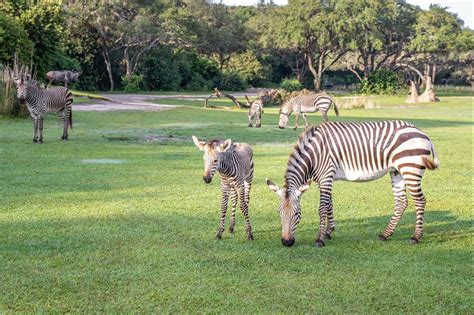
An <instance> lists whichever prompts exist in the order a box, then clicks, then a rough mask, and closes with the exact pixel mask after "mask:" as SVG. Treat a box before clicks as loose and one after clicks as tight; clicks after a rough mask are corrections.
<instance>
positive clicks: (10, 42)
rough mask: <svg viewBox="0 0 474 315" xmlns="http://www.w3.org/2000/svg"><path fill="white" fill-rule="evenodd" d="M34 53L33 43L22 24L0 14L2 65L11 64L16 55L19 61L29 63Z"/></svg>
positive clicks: (0, 59) (0, 57)
mask: <svg viewBox="0 0 474 315" xmlns="http://www.w3.org/2000/svg"><path fill="white" fill-rule="evenodd" d="M32 53H33V43H32V42H31V41H30V40H29V39H28V34H27V33H26V31H25V30H24V29H23V27H22V26H21V24H20V23H18V21H17V20H15V19H14V18H12V17H10V16H8V15H5V14H4V13H2V12H0V64H11V63H12V62H13V58H14V55H15V54H16V55H17V56H18V58H19V61H20V62H22V63H28V62H29V61H30V58H31V57H32Z"/></svg>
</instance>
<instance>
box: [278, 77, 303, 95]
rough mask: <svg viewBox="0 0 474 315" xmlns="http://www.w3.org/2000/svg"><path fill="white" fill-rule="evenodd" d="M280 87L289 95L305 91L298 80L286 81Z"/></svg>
mask: <svg viewBox="0 0 474 315" xmlns="http://www.w3.org/2000/svg"><path fill="white" fill-rule="evenodd" d="M280 87H281V88H282V89H283V90H285V91H286V92H288V93H291V92H294V91H299V90H301V89H303V85H302V84H301V83H300V81H298V80H296V79H285V80H283V81H281V84H280Z"/></svg>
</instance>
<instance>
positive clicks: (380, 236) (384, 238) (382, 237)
mask: <svg viewBox="0 0 474 315" xmlns="http://www.w3.org/2000/svg"><path fill="white" fill-rule="evenodd" d="M377 239H378V240H379V241H382V242H384V241H386V240H387V238H386V237H385V236H383V234H380V235H379V236H378V237H377Z"/></svg>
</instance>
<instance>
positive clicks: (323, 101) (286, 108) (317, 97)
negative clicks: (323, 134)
mask: <svg viewBox="0 0 474 315" xmlns="http://www.w3.org/2000/svg"><path fill="white" fill-rule="evenodd" d="M331 104H333V105H334V111H335V112H336V115H337V116H339V109H338V108H337V105H336V103H335V102H334V100H333V98H332V97H331V96H330V95H328V94H326V93H324V92H323V93H317V94H316V93H309V94H300V95H298V96H295V97H292V98H290V99H289V100H287V101H286V102H285V103H283V105H282V106H281V108H280V120H279V122H278V127H279V128H280V129H284V128H285V127H286V125H287V124H288V121H289V116H290V115H291V113H292V112H294V113H295V127H294V128H293V129H294V130H296V129H297V128H298V121H299V119H300V115H301V116H303V119H304V126H305V127H308V121H307V120H306V113H314V112H317V111H320V112H321V115H322V116H323V120H324V122H327V121H328V110H329V107H331Z"/></svg>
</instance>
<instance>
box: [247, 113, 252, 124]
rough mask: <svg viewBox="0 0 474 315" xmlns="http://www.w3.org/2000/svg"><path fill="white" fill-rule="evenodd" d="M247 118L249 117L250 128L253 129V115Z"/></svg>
mask: <svg viewBox="0 0 474 315" xmlns="http://www.w3.org/2000/svg"><path fill="white" fill-rule="evenodd" d="M247 116H248V117H249V127H253V115H252V114H250V113H249V114H248V115H247Z"/></svg>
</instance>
